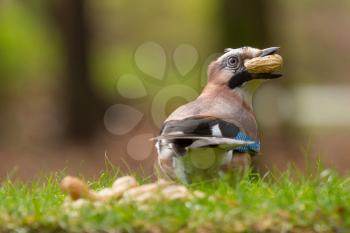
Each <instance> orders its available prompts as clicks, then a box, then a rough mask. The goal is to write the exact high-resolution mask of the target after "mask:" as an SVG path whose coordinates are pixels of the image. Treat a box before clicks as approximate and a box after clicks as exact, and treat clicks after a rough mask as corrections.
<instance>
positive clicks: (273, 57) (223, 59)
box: [208, 47, 282, 89]
mask: <svg viewBox="0 0 350 233" xmlns="http://www.w3.org/2000/svg"><path fill="white" fill-rule="evenodd" d="M278 49H279V48H278V47H271V48H266V49H256V48H252V47H242V48H238V49H231V48H228V49H225V51H224V52H225V53H224V54H223V55H222V56H220V57H219V58H218V59H216V60H215V61H213V62H212V63H211V64H210V65H209V67H208V83H209V84H214V85H226V86H228V87H229V88H230V89H235V88H237V87H242V86H245V85H247V83H259V84H260V83H261V81H262V80H268V79H275V78H278V77H281V76H282V75H281V74H274V73H273V72H274V71H275V70H276V69H278V68H280V67H281V65H282V58H281V56H279V55H278V54H277V52H278ZM254 80H255V82H254ZM255 86H256V85H255Z"/></svg>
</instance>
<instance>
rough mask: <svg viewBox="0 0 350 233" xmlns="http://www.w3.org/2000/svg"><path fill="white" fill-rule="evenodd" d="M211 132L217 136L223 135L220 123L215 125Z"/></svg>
mask: <svg viewBox="0 0 350 233" xmlns="http://www.w3.org/2000/svg"><path fill="white" fill-rule="evenodd" d="M211 134H212V135H213V136H216V137H221V136H222V133H221V130H220V128H219V124H216V125H214V126H213V127H212V128H211Z"/></svg>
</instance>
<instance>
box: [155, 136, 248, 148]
mask: <svg viewBox="0 0 350 233" xmlns="http://www.w3.org/2000/svg"><path fill="white" fill-rule="evenodd" d="M162 139H164V140H170V141H175V142H177V143H178V144H181V141H182V140H190V141H191V144H189V145H187V146H186V147H187V148H200V147H210V146H215V147H218V148H221V149H227V150H232V149H235V148H237V147H241V146H245V145H250V144H253V143H255V142H254V141H243V140H237V139H232V138H223V137H213V136H194V135H161V136H158V137H155V138H152V140H162Z"/></svg>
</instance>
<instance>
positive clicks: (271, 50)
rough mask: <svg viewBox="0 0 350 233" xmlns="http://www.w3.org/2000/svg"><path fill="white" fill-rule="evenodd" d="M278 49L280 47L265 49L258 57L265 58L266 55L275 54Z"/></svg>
mask: <svg viewBox="0 0 350 233" xmlns="http://www.w3.org/2000/svg"><path fill="white" fill-rule="evenodd" d="M279 49H280V47H271V48H266V49H263V50H262V51H261V54H260V57H265V56H267V55H272V54H275V53H277V51H278V50H279Z"/></svg>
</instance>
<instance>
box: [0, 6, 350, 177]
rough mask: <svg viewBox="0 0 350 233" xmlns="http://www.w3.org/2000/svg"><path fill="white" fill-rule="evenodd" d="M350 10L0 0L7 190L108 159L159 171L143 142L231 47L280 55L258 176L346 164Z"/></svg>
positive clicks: (0, 129)
mask: <svg viewBox="0 0 350 233" xmlns="http://www.w3.org/2000/svg"><path fill="white" fill-rule="evenodd" d="M349 22H350V2H349V1H347V0H339V1H337V2H336V3H335V2H334V1H324V0H322V1H320V0H307V1H291V0H288V1H285V0H268V1H266V0H206V1H201V0H192V1H185V0H178V1H162V0H150V1H136V0H118V1H112V0H106V1H91V0H90V1H89V0H75V1H68V0H65V1H62V0H51V1H45V0H26V1H24V0H1V1H0V180H1V179H3V178H5V177H6V176H8V175H11V176H16V177H19V178H21V179H25V180H30V179H32V178H33V177H35V176H36V175H38V174H42V173H47V172H50V171H57V170H62V169H66V170H67V171H68V172H69V173H73V174H77V173H80V174H84V175H86V176H89V177H94V176H97V175H98V174H99V172H100V171H101V170H102V169H103V168H104V167H105V160H106V158H108V159H109V160H110V161H111V162H112V163H113V164H115V165H116V166H118V167H120V168H121V169H122V170H124V171H127V170H130V169H132V170H138V171H142V173H143V174H145V175H149V174H152V172H153V166H154V161H155V159H156V153H155V150H154V148H153V145H152V142H150V141H149V140H148V138H151V137H152V136H155V135H156V134H157V133H158V131H159V122H161V121H162V120H163V119H164V117H165V115H166V114H168V113H169V112H171V111H172V110H173V109H175V108H176V107H177V106H179V105H180V104H183V103H185V102H187V101H188V100H191V99H193V98H195V96H196V95H197V94H198V92H199V91H200V90H201V88H202V87H203V84H205V83H204V81H205V78H206V77H205V72H206V66H207V64H208V62H209V61H211V60H213V59H214V58H215V56H216V54H218V53H222V51H223V49H224V48H227V47H231V48H236V47H242V46H245V45H249V46H253V47H259V48H265V47H271V46H280V47H281V50H280V53H281V55H282V56H283V57H284V61H285V65H284V67H283V70H282V72H283V74H284V77H283V78H282V79H279V80H274V81H273V82H269V83H266V84H264V86H263V87H262V88H260V89H259V91H258V93H257V94H256V97H255V110H256V114H257V118H258V122H259V125H260V130H261V142H262V155H261V156H259V158H258V160H259V161H258V163H259V167H260V168H261V169H262V170H266V169H268V168H272V167H277V168H279V169H285V168H286V167H287V166H288V164H289V163H294V164H296V165H297V166H299V167H301V168H304V167H305V161H308V162H309V163H316V161H317V159H318V158H320V159H321V161H322V162H323V163H324V164H325V165H326V166H329V167H335V168H336V169H338V170H339V171H341V172H343V173H344V172H348V171H349V167H350V78H349V72H350V52H349V51H350V43H349V41H350V27H349V25H348V24H349Z"/></svg>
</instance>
